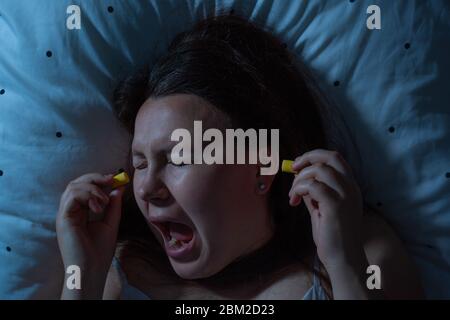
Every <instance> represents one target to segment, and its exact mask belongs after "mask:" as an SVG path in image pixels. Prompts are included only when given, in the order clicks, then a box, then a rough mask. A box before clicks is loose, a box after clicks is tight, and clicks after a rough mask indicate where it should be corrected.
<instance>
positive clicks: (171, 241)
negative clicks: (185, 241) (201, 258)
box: [169, 238, 181, 246]
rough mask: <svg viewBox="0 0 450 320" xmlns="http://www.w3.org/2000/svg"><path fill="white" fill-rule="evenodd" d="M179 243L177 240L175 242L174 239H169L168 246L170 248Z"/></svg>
mask: <svg viewBox="0 0 450 320" xmlns="http://www.w3.org/2000/svg"><path fill="white" fill-rule="evenodd" d="M180 243H181V241H179V240H177V239H175V238H171V239H170V240H169V245H171V246H173V245H176V244H180Z"/></svg>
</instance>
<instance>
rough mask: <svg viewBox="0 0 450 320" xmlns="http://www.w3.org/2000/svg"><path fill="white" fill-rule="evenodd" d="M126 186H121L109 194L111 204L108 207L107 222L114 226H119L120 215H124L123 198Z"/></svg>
mask: <svg viewBox="0 0 450 320" xmlns="http://www.w3.org/2000/svg"><path fill="white" fill-rule="evenodd" d="M124 192H125V187H124V186H121V187H118V188H117V189H114V190H113V191H111V193H110V194H109V204H108V208H107V209H106V215H105V223H106V224H107V225H109V226H111V227H113V228H117V227H118V226H119V222H120V217H121V215H122V198H123V194H124Z"/></svg>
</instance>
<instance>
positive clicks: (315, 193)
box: [289, 149, 363, 268]
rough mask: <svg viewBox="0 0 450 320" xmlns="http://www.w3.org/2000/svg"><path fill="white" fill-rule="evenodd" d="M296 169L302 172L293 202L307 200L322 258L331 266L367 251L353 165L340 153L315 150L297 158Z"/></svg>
mask: <svg viewBox="0 0 450 320" xmlns="http://www.w3.org/2000/svg"><path fill="white" fill-rule="evenodd" d="M292 168H293V170H295V171H297V172H298V174H297V175H296V177H295V179H294V181H293V183H292V188H291V190H290V192H289V197H290V200H289V203H290V205H292V206H297V205H299V204H300V203H301V201H302V198H303V201H305V204H306V206H307V208H308V211H309V213H310V215H311V223H312V232H313V238H314V242H315V244H316V246H317V253H318V255H319V258H320V260H321V261H322V262H323V264H324V265H325V267H327V268H328V267H333V266H340V265H342V264H348V263H350V262H351V261H353V260H352V259H353V257H354V256H356V255H358V254H360V253H361V252H363V251H362V250H363V249H362V248H363V244H362V237H361V228H362V213H363V202H362V196H361V192H360V189H359V186H358V185H357V183H356V181H355V179H354V177H353V174H352V171H351V167H350V166H349V165H348V164H347V162H346V161H345V160H344V159H343V157H342V156H341V155H340V154H339V153H338V152H335V151H328V150H323V149H315V150H312V151H310V152H306V153H305V154H303V155H302V156H300V157H298V158H296V159H295V161H294V164H293V166H292Z"/></svg>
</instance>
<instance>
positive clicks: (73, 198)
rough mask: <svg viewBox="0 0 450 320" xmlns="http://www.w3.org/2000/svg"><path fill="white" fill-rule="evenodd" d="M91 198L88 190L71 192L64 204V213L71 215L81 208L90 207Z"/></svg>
mask: <svg viewBox="0 0 450 320" xmlns="http://www.w3.org/2000/svg"><path fill="white" fill-rule="evenodd" d="M91 197H92V195H91V193H90V192H89V191H88V190H86V189H71V190H69V191H68V192H67V193H66V195H65V198H64V200H63V202H62V213H63V214H64V215H71V214H72V213H73V212H78V211H79V209H80V207H87V206H88V201H89V199H90V198H91Z"/></svg>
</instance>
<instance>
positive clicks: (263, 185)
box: [258, 182, 266, 191]
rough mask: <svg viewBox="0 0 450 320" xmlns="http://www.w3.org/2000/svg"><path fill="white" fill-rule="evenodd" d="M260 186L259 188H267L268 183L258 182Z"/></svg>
mask: <svg viewBox="0 0 450 320" xmlns="http://www.w3.org/2000/svg"><path fill="white" fill-rule="evenodd" d="M258 188H259V190H261V191H262V190H264V189H265V188H266V185H265V184H264V183H262V182H260V183H258Z"/></svg>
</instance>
